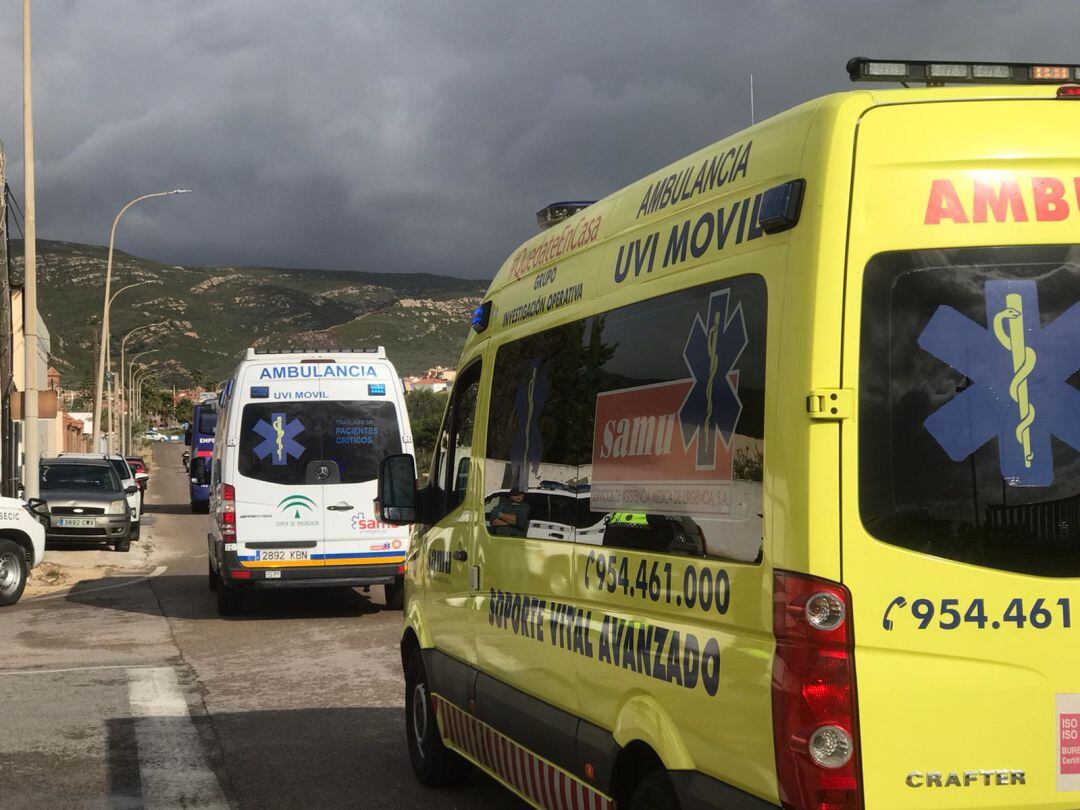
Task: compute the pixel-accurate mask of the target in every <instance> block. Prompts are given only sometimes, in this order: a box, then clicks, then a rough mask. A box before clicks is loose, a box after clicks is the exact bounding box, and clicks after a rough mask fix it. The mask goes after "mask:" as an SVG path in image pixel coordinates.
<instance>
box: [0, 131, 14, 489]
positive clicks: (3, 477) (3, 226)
mask: <svg viewBox="0 0 1080 810" xmlns="http://www.w3.org/2000/svg"><path fill="white" fill-rule="evenodd" d="M0 186H2V187H3V191H4V193H3V194H2V195H0V495H3V496H5V497H8V498H10V497H12V496H18V492H17V491H16V488H15V484H16V482H15V453H14V448H13V444H14V442H12V430H11V389H12V382H11V381H12V360H13V357H12V355H13V351H14V347H13V344H12V340H11V256H10V255H9V254H8V249H7V248H8V235H9V234H10V231H9V230H8V215H9V210H10V209H9V208H8V201H7V164H6V158H5V156H4V150H3V148H0Z"/></svg>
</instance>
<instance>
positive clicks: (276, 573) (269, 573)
mask: <svg viewBox="0 0 1080 810" xmlns="http://www.w3.org/2000/svg"><path fill="white" fill-rule="evenodd" d="M266 578H267V579H281V572H280V571H267V572H266Z"/></svg>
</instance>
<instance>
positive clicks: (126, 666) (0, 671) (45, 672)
mask: <svg viewBox="0 0 1080 810" xmlns="http://www.w3.org/2000/svg"><path fill="white" fill-rule="evenodd" d="M160 666H161V664H134V665H133V664H99V665H98V666H90V667H62V668H60V669H38V668H36V667H26V668H25V669H0V675H57V674H60V673H64V672H95V671H97V670H101V669H156V668H158V667H160Z"/></svg>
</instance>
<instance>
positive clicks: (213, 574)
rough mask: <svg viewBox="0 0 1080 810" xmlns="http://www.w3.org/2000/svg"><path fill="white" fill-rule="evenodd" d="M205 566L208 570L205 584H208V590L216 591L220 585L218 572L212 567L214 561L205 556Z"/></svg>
mask: <svg viewBox="0 0 1080 810" xmlns="http://www.w3.org/2000/svg"><path fill="white" fill-rule="evenodd" d="M206 567H207V568H208V569H209V571H210V578H209V581H208V582H207V585H209V587H210V590H212V591H216V590H217V589H218V588H220V587H221V578H220V577H218V572H217V571H216V570H215V569H214V563H213V561H212V560H211V559H210V558H209V557H207V558H206Z"/></svg>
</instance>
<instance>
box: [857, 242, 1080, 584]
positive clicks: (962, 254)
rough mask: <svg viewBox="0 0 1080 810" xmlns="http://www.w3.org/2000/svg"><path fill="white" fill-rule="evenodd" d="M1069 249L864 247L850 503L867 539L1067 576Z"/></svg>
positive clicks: (1076, 474) (1072, 333)
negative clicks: (855, 468)
mask: <svg viewBox="0 0 1080 810" xmlns="http://www.w3.org/2000/svg"><path fill="white" fill-rule="evenodd" d="M1077 290H1080V247H1077V246H1068V245H1054V246H1049V245H1040V246H1029V247H994V248H964V249H955V250H924V251H899V252H893V253H883V254H880V255H878V256H875V257H874V258H873V259H872V260H871V261H870V263H869V264H868V265H867V268H866V272H865V275H864V280H863V309H862V330H861V343H860V354H859V473H858V482H859V509H860V513H861V516H862V522H863V525H864V526H865V527H866V529H867V530H868V531H869V532H870V533H871V534H872V535H873V536H874V537H877V538H878V539H880V540H883V541H885V542H887V543H892V544H894V545H898V546H903V547H905V548H910V549H914V550H916V551H921V552H923V553H926V554H932V555H934V556H937V557H945V558H947V559H951V560H958V561H961V562H965V563H969V564H972V565H980V566H985V567H988V568H996V569H1001V570H1006V571H1014V572H1019V573H1029V574H1038V575H1041V576H1053V577H1075V576H1078V575H1080V418H1078V414H1080V390H1077V389H1078V388H1080V293H1078V292H1077Z"/></svg>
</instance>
